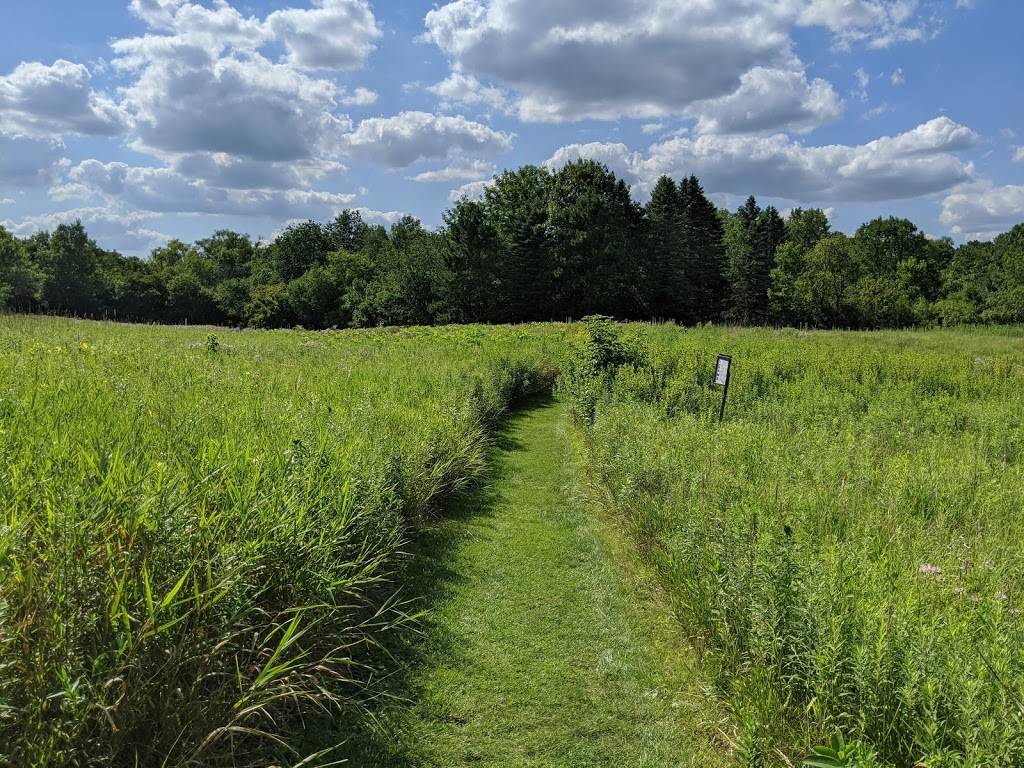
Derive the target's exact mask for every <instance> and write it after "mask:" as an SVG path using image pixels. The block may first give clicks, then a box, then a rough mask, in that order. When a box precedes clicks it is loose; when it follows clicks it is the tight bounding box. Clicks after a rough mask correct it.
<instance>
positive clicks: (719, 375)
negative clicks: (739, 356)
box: [715, 355, 732, 421]
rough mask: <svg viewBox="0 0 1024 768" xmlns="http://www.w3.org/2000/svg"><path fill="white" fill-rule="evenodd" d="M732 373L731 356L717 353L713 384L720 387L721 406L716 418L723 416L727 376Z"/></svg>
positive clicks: (727, 382)
mask: <svg viewBox="0 0 1024 768" xmlns="http://www.w3.org/2000/svg"><path fill="white" fill-rule="evenodd" d="M731 375H732V358H731V357H729V355H719V356H718V363H717V364H716V365H715V386H716V387H722V388H723V389H722V408H721V410H720V411H719V412H718V420H719V421H721V420H722V419H724V418H725V401H726V398H728V397H729V377H730V376H731Z"/></svg>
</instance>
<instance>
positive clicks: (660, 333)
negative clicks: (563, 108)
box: [0, 182, 1024, 768]
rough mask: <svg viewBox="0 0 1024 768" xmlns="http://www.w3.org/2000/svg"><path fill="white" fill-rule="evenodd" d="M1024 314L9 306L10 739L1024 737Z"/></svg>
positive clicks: (597, 746)
mask: <svg viewBox="0 0 1024 768" xmlns="http://www.w3.org/2000/svg"><path fill="white" fill-rule="evenodd" d="M687 187H688V188H689V182H688V183H687ZM670 192H671V188H670V187H669V186H668V185H664V188H663V189H662V190H661V193H659V194H661V195H662V197H663V196H664V195H667V194H669V193H670ZM662 193H663V194H662ZM524 199H525V198H524ZM748 213H749V214H750V216H748V218H750V220H752V221H754V222H757V221H758V220H761V221H763V222H768V225H769V226H767V228H766V229H765V232H767V233H768V235H770V234H771V233H772V232H773V231H774V232H775V234H776V235H778V234H779V233H780V232H781V230H779V229H778V227H773V226H770V224H771V221H773V220H774V218H773V217H772V216H771V215H770V214H768V215H767V216H766V217H765V218H763V219H762V218H761V217H762V216H765V214H764V213H763V212H761V213H758V214H757V216H756V217H753V206H750V210H749V211H748ZM665 216H666V220H671V218H672V217H671V216H669V215H668V214H667V213H666V214H665ZM751 217H752V218H751ZM794 220H795V221H798V222H800V226H801V227H803V228H804V229H805V230H807V231H810V232H811V233H812V234H811V235H808V236H807V237H809V238H810V239H813V232H814V231H819V232H820V231H821V227H820V223H821V222H820V221H818V220H817V219H816V218H815V217H814V216H810V218H805V217H804V215H803V214H801V215H798V216H795V217H794V218H791V219H790V225H789V230H788V234H787V237H790V238H794V237H795V235H794V232H795V230H794V229H793V226H794V225H793V221H794ZM756 226H757V227H760V226H761V225H756ZM762 234H764V232H763V233H762ZM804 234H806V232H805V233H804ZM766 236H767V235H766ZM773 236H774V235H773ZM801 237H804V235H803V234H802V235H801ZM759 238H760V236H759ZM759 238H755V240H754V241H752V242H763V238H760V239H759ZM789 242H790V243H792V242H795V240H793V239H791V240H790V241H789ZM820 242H822V241H819V245H820ZM782 247H785V244H784V245H783V246H782ZM816 248H818V245H815V246H813V247H812V250H814V249H816ZM726 252H727V251H726ZM754 262H756V263H759V264H760V266H759V267H758V269H760V270H762V271H763V269H764V267H765V263H764V262H763V261H759V260H758V259H753V260H752V262H751V263H754ZM954 263H955V262H954ZM300 268H301V267H299V266H297V267H295V268H294V269H295V270H296V273H298V270H299V269H300ZM776 269H777V267H776ZM921 274H925V273H921ZM774 279H775V277H773V278H772V280H774ZM929 279H930V278H929ZM799 284H800V281H799V280H796V281H794V283H793V285H794V286H797V288H794V290H797V289H799ZM799 290H802V289H799ZM819 295H823V294H819ZM484 297H485V294H479V295H477V298H476V299H474V300H475V301H479V302H484V303H486V302H485V298H484ZM771 302H772V297H771V296H769V297H768V300H767V303H763V302H760V300H759V301H752V302H749V303H748V304H746V305H745V306H747V309H748V310H749V311H750V312H751V313H753V314H757V313H763V312H768V313H771V312H773V311H774V310H773V309H772V306H773V305H772V303H771ZM581 306H582V304H581ZM1022 338H1024V335H1022V332H1021V330H1020V329H1019V328H1013V327H971V328H964V329H961V330H932V331H899V332H897V331H889V332H873V333H865V332H834V331H830V332H819V331H795V330H785V331H773V330H766V329H741V328H715V327H710V326H702V327H699V328H696V329H692V330H685V329H681V328H679V327H676V326H674V325H671V324H670V325H646V324H633V325H621V324H617V323H615V322H613V321H611V320H610V319H608V318H601V317H596V318H590V319H588V321H587V322H586V323H584V324H581V325H577V326H563V325H529V326H517V327H512V326H496V327H483V326H462V327H458V326H448V327H440V328H433V329H430V328H422V327H416V328H408V329H378V330H364V331H346V332H324V333H321V332H313V331H302V330H298V331H251V330H250V331H230V330H225V329H218V328H213V327H198V328H192V329H186V328H161V327H141V326H125V325H121V326H117V325H113V324H103V323H94V322H88V321H77V320H67V319H60V318H31V317H26V316H5V317H0V457H2V459H3V461H2V464H0V762H4V761H17V762H18V763H19V764H25V765H38V766H43V765H45V766H122V765H138V766H185V765H212V766H217V765H224V766H246V765H261V766H262V765H282V766H284V765H291V766H296V768H297V766H299V765H323V764H327V763H330V762H331V761H333V760H336V759H339V758H342V757H348V758H349V759H350V761H351V763H350V764H353V765H380V766H394V768H399V766H412V765H416V766H436V767H438V768H440V767H441V766H456V765H467V764H482V765H493V766H526V765H537V766H541V765H565V766H588V765H595V766H596V765H647V766H652V767H653V766H663V765H680V764H682V765H686V764H691V765H695V766H696V765H709V764H715V763H720V764H723V765H724V764H732V765H736V766H790V765H797V764H800V763H801V762H802V761H806V762H805V764H806V765H810V766H847V767H848V768H883V767H886V766H898V767H899V768H903V766H911V765H922V766H928V767H929V768H954V767H955V768H969V767H970V768H974V767H980V766H1006V767H1007V768H1009V767H1010V766H1016V765H1020V764H1021V763H1022V762H1024V642H1022V640H1024V618H1022V617H1021V614H1020V608H1019V604H1020V595H1021V588H1022V587H1024V569H1022V560H1021V558H1020V556H1019V555H1018V553H1017V551H1016V550H1017V548H1016V546H1015V544H1016V543H1017V542H1019V541H1020V540H1021V537H1022V535H1024V528H1022V525H1024V524H1022V523H1021V522H1020V519H1021V517H1020V488H1021V487H1024V462H1022V460H1024V427H1022V424H1024V347H1022V346H1021V342H1022ZM717 353H727V354H731V355H732V356H733V359H734V370H733V375H732V384H731V389H730V402H729V407H728V409H727V411H726V417H725V419H724V421H722V422H719V420H718V406H719V403H720V397H721V391H720V390H719V389H716V388H715V387H714V386H713V385H712V377H713V368H714V361H715V357H716V355H717ZM556 377H557V378H558V384H557V386H556V387H555V392H556V396H557V398H558V400H560V401H561V402H558V403H555V402H552V401H550V400H543V399H542V400H539V401H538V400H536V399H533V400H531V401H530V402H529V404H528V405H527V406H526V407H524V408H523V410H522V411H521V412H519V413H518V414H517V415H516V416H515V417H514V418H513V419H512V420H511V421H510V422H509V423H507V424H505V418H504V417H505V414H506V413H507V411H508V409H509V407H510V406H512V405H513V404H514V403H517V402H523V401H524V400H525V399H526V398H531V397H532V396H534V395H537V394H539V393H549V392H550V390H551V388H552V385H553V384H554V382H555V380H556ZM569 416H571V417H572V418H571V419H570V418H569ZM638 595H639V599H637V596H638Z"/></svg>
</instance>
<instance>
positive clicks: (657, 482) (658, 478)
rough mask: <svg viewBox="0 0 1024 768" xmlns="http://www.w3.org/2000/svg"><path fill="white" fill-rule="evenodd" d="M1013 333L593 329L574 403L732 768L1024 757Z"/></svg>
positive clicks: (1020, 358) (1023, 444)
mask: <svg viewBox="0 0 1024 768" xmlns="http://www.w3.org/2000/svg"><path fill="white" fill-rule="evenodd" d="M1010 331H1011V332H1006V329H991V330H988V331H985V332H977V331H972V332H967V333H958V332H944V331H935V332H894V333H829V332H815V333H804V332H795V331H771V330H730V329H710V328H706V329H697V330H689V331H684V330H681V329H677V328H675V327H673V326H661V327H653V326H628V327H618V328H616V327H614V326H609V325H608V324H607V323H605V324H601V323H597V324H592V326H591V330H590V331H580V336H579V338H578V339H577V342H576V343H577V347H578V352H577V357H576V362H575V364H574V366H573V367H572V368H571V369H570V370H569V372H568V373H567V375H566V377H565V378H564V379H563V383H562V385H561V387H562V391H563V392H564V393H565V394H566V395H567V396H568V397H570V398H571V399H572V401H573V403H574V405H575V408H576V413H577V417H578V419H579V420H580V422H581V424H582V425H583V426H584V430H585V437H586V444H587V446H588V451H589V454H590V460H591V466H592V469H593V471H594V474H595V477H596V478H597V479H599V480H600V482H601V483H602V485H603V486H604V488H605V489H606V490H607V492H608V498H609V504H610V506H611V507H612V508H613V509H614V510H615V511H616V512H617V513H618V514H620V515H621V517H622V519H623V520H624V521H625V523H626V525H627V527H628V528H629V530H631V531H632V533H633V534H634V535H635V536H636V537H637V539H638V540H639V541H640V542H641V544H642V545H643V548H644V551H645V552H646V553H647V556H648V557H649V558H650V559H651V561H652V562H653V563H654V564H655V565H656V567H657V570H658V572H659V573H660V574H661V576H662V578H663V580H664V583H665V584H666V586H667V588H668V590H669V592H670V594H671V595H672V598H673V600H674V603H675V606H676V610H677V612H678V614H679V616H680V618H681V620H682V621H683V623H684V625H685V626H686V627H687V628H689V630H690V631H691V632H692V635H693V641H694V643H695V644H696V645H697V646H698V647H699V648H700V649H701V650H702V651H703V652H704V658H705V659H706V661H707V663H708V668H709V674H710V675H711V678H712V680H713V681H714V684H715V686H716V688H717V690H718V692H719V694H720V695H721V697H722V698H723V699H724V700H726V701H727V702H729V703H730V705H731V707H732V710H733V714H734V722H735V726H734V728H733V731H732V733H731V734H730V737H731V738H732V740H733V742H734V759H735V762H736V764H737V765H789V764H796V763H798V762H799V761H800V760H801V759H802V758H803V757H805V756H806V755H807V754H808V753H809V752H810V750H811V749H812V747H814V746H815V745H817V744H821V743H826V742H829V741H830V740H831V739H832V738H833V737H835V736H841V737H842V738H844V739H845V740H846V741H847V742H850V743H855V744H856V743H859V744H860V745H861V748H860V749H853V750H850V754H851V755H852V757H849V761H848V764H850V765H854V764H861V765H875V764H892V765H898V766H913V765H926V766H932V767H933V768H939V767H940V766H941V767H942V768H945V767H947V766H1017V765H1021V764H1024V620H1022V617H1021V614H1020V602H1021V599H1022V597H1024V591H1022V587H1024V557H1022V555H1021V551H1022V550H1021V544H1022V542H1024V503H1022V502H1024V490H1022V489H1024V346H1022V345H1021V341H1020V336H1019V332H1018V331H1017V329H1010ZM610 346H611V347H612V353H608V351H607V350H608V349H609V347H610ZM602 350H603V351H602ZM719 352H721V353H728V354H731V355H732V356H733V360H734V370H733V377H732V383H731V387H730V399H729V404H728V409H727V411H726V419H725V421H724V422H723V423H721V424H720V423H719V422H718V404H719V402H720V399H719V398H720V397H721V390H718V389H715V388H713V387H712V386H711V382H712V378H713V367H714V362H715V357H716V355H717V353H719ZM595 360H598V361H604V364H598V365H595V362H594V361H595ZM595 382H597V384H595ZM872 755H874V757H872ZM876 760H877V762H875V761H876ZM822 764H832V763H822ZM835 764H836V765H838V764H841V763H839V762H836V763H835ZM842 764H847V763H842Z"/></svg>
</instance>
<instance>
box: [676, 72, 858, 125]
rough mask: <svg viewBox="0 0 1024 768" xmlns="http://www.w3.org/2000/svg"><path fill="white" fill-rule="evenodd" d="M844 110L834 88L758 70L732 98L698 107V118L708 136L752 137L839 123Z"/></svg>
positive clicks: (742, 79)
mask: <svg viewBox="0 0 1024 768" xmlns="http://www.w3.org/2000/svg"><path fill="white" fill-rule="evenodd" d="M842 111H843V105H842V101H841V100H840V98H839V96H838V95H837V94H836V92H835V89H833V88H832V84H831V83H829V82H828V81H826V80H822V79H820V78H816V79H814V80H812V81H810V82H808V80H807V75H806V74H805V73H804V72H803V71H796V70H787V69H768V68H766V67H754V68H753V69H751V70H750V71H749V72H744V73H743V75H742V76H741V77H740V85H739V87H738V88H737V89H736V90H735V91H733V92H732V93H730V94H729V95H728V96H722V97H720V98H718V99H710V100H707V101H702V102H698V103H697V104H695V105H694V107H693V108H692V113H693V114H695V115H696V116H697V117H698V118H699V119H698V121H697V130H698V131H700V132H702V133H750V132H756V131H766V130H775V129H778V128H780V127H784V128H788V129H790V130H793V131H797V132H805V131H809V130H811V129H813V128H817V127H818V126H819V125H822V124H824V123H829V122H832V121H833V120H836V119H837V118H838V117H839V115H840V114H842Z"/></svg>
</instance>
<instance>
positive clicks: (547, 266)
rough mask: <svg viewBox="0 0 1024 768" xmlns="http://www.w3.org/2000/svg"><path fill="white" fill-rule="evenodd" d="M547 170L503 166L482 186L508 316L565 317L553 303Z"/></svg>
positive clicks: (534, 317)
mask: <svg viewBox="0 0 1024 768" xmlns="http://www.w3.org/2000/svg"><path fill="white" fill-rule="evenodd" d="M550 186H551V174H550V173H548V171H547V170H545V169H543V168H538V167H537V166H533V165H525V166H523V167H521V168H519V169H518V170H516V171H505V172H504V173H502V174H501V175H500V176H497V177H496V178H495V180H494V183H493V184H492V185H491V186H489V187H487V189H486V190H485V191H484V208H485V210H486V212H487V220H488V222H489V224H490V226H491V227H492V228H493V229H494V233H495V235H496V236H497V239H498V264H497V272H498V274H500V275H501V276H502V285H503V286H504V287H505V290H504V291H503V296H502V298H503V299H504V300H505V301H507V302H508V306H509V308H510V310H511V313H510V314H511V317H512V318H513V319H515V320H517V321H521V320H551V319H553V318H559V317H564V314H563V308H562V307H559V306H555V305H554V303H553V291H554V285H553V281H554V279H555V277H556V275H555V274H554V273H555V272H556V271H557V268H555V267H553V265H552V262H551V255H550V243H549V237H548V197H549V191H550Z"/></svg>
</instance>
